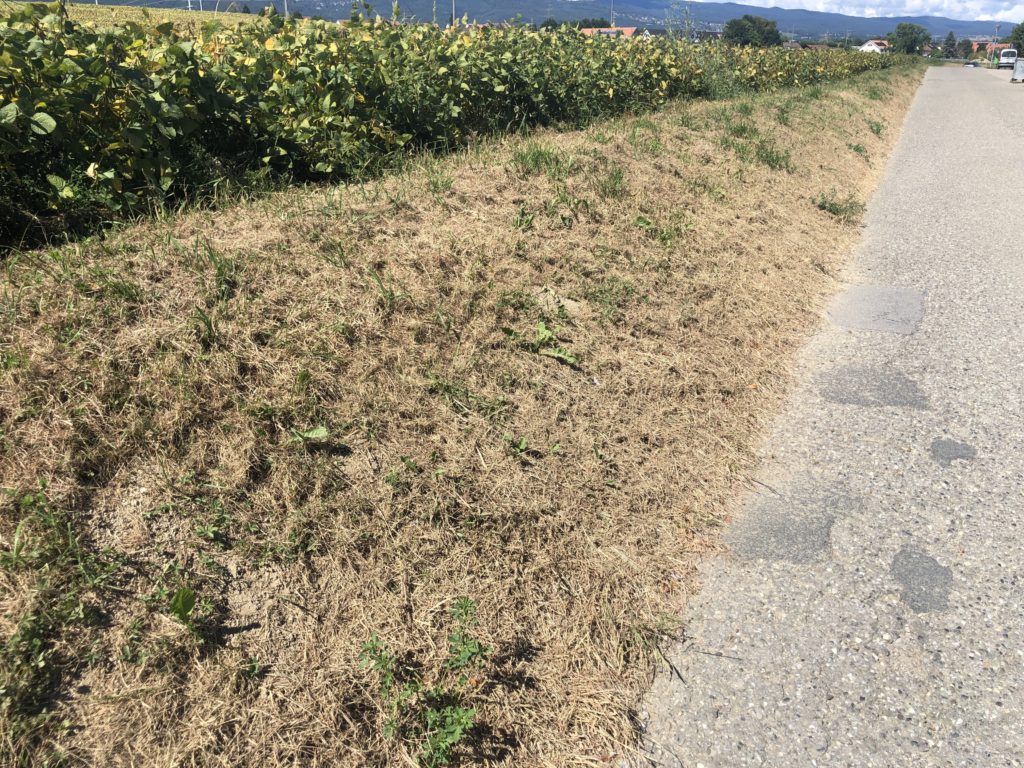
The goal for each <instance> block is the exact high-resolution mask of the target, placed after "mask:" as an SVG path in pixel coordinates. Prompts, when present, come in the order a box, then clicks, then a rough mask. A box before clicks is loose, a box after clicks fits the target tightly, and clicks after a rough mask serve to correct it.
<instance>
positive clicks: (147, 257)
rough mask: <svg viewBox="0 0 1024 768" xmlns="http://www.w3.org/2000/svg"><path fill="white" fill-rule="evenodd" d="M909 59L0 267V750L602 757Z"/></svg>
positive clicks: (912, 79) (88, 761)
mask: <svg viewBox="0 0 1024 768" xmlns="http://www.w3.org/2000/svg"><path fill="white" fill-rule="evenodd" d="M919 79H920V73H919V72H917V71H912V72H884V73H873V74H870V75H866V76H862V77H858V78H855V79H852V80H850V81H848V82H846V83H841V84H838V85H835V86H831V87H827V88H821V87H819V88H812V89H803V90H792V91H786V92H783V93H779V94H775V95H770V96H761V97H748V98H745V99H742V100H738V101H726V102H717V103H689V104H674V105H670V106H669V107H668V108H666V109H665V110H663V111H661V112H659V113H657V114H653V115H647V116H642V117H627V118H623V119H619V120H615V121H612V122H608V123H603V124H600V125H596V126H594V127H593V128H591V129H589V130H587V131H580V132H567V133H555V132H541V133H538V134H535V135H534V136H532V137H528V138H515V139H509V140H506V141H502V142H496V143H487V144H484V145H481V146H479V147H477V148H475V149H473V150H470V151H469V152H467V153H464V154H461V155H458V156H454V157H450V158H445V159H441V160H437V159H431V158H423V159H420V160H417V161H415V162H413V163H411V164H410V167H409V168H408V169H406V171H405V172H403V173H400V174H396V175H394V176H390V177H388V178H385V179H382V180H380V181H378V182H375V183H372V184H366V185H361V186H353V187H349V188H313V189H307V190H293V191H289V192H285V193H281V194H277V195H275V196H273V197H271V198H269V199H265V200H261V201H258V202H255V203H252V204H250V205H243V206H238V207H235V208H232V209H230V210H224V211H219V212H199V213H192V214H188V215H184V216H181V217H177V218H174V219H170V220H166V221H157V222H151V223H148V224H145V225H141V226H137V227H133V228H130V229H126V230H124V231H122V232H119V233H116V234H114V235H112V236H110V237H108V238H106V239H105V240H102V241H100V240H96V241H92V242H86V243H82V244H77V245H71V246H68V247H65V248H61V249H58V250H54V251H49V252H42V251H38V252H32V253H25V254H19V255H16V256H12V257H11V258H9V259H8V261H7V262H6V264H5V265H4V266H5V272H4V274H3V276H2V286H0V308H2V312H0V349H2V354H3V358H2V360H3V366H2V371H0V376H2V382H3V384H2V388H0V475H2V478H3V480H2V485H3V486H4V487H5V488H7V489H10V493H9V494H7V495H5V496H4V498H3V500H2V502H0V503H2V505H3V506H2V507H0V542H2V545H3V546H2V547H0V550H2V551H4V552H6V555H5V559H4V561H3V565H4V567H3V568H0V638H2V639H3V640H4V641H5V642H6V651H5V652H4V655H3V656H2V657H0V689H2V691H3V695H2V698H3V699H4V701H5V705H4V706H5V709H4V711H3V714H4V718H3V721H2V724H0V728H2V729H3V735H2V737H0V755H3V756H4V758H3V760H0V762H3V763H4V764H8V758H13V759H14V760H15V762H16V763H17V762H18V761H20V762H21V763H22V764H26V765H27V764H39V761H41V760H43V759H46V758H47V757H48V756H49V757H52V756H54V755H61V754H62V755H64V756H65V757H66V759H67V762H68V764H72V765H77V764H84V765H105V766H118V765H147V766H179V765H236V766H240V765H252V766H255V765H309V766H312V765H360V766H385V765H389V766H390V765H413V764H416V763H417V762H419V763H420V764H428V765H429V764H441V762H443V760H444V759H447V758H449V757H450V758H451V760H452V761H453V762H462V763H465V764H470V763H472V764H490V765H516V766H567V765H578V766H599V765H613V764H616V763H617V762H618V761H619V760H620V759H621V758H622V757H623V756H624V755H625V754H626V753H627V752H628V750H629V749H630V748H631V747H630V746H629V745H630V744H631V743H632V741H633V736H634V727H635V707H636V705H637V702H638V700H639V697H640V695H641V693H642V692H643V690H644V689H645V687H646V685H647V684H648V682H649V680H650V675H651V670H652V668H653V664H654V661H655V659H656V658H657V656H658V651H657V648H658V645H659V643H661V642H662V641H663V640H666V639H667V638H671V637H672V636H673V635H674V633H676V632H677V631H678V629H679V627H678V619H677V616H678V615H679V609H680V606H681V605H682V604H683V602H684V601H685V599H686V595H687V593H688V590H690V589H691V588H692V577H693V571H692V566H693V562H694V556H695V554H696V553H699V552H701V551H703V550H707V549H708V548H715V547H717V546H719V544H718V537H717V530H718V527H719V526H720V524H721V521H722V517H723V514H724V510H725V508H726V503H727V501H728V499H729V498H730V496H731V495H733V494H734V493H735V492H736V490H737V489H738V488H739V486H740V485H741V484H742V482H743V480H744V477H745V476H746V474H747V471H748V469H749V467H750V464H751V461H752V457H753V455H754V453H753V452H754V449H755V447H756V445H757V441H758V439H759V436H760V434H761V431H762V429H763V428H764V426H765V424H766V419H767V416H768V415H770V413H771V411H772V409H773V408H774V407H775V406H776V404H777V403H778V401H779V398H780V397H781V395H782V393H783V391H784V389H785V386H786V383H787V369H788V367H789V365H790V363H791V360H792V358H793V355H794V352H795V350H796V349H797V347H798V345H799V344H800V342H801V341H802V340H803V339H804V338H805V337H806V335H807V333H808V331H809V330H810V329H811V328H812V327H813V326H814V324H815V323H816V322H817V321H818V318H819V316H820V308H821V306H822V302H823V300H824V298H825V297H826V296H828V295H829V294H830V293H831V292H832V291H833V290H834V289H835V287H836V282H835V276H836V274H837V271H838V269H839V268H840V267H841V266H842V264H843V261H844V259H845V258H846V255H847V253H848V252H849V249H850V247H851V244H852V243H853V242H854V240H855V238H856V236H857V229H856V226H855V219H856V211H855V210H853V209H850V210H849V211H848V213H849V215H843V214H842V213H840V214H837V213H836V212H835V211H832V212H830V210H829V204H824V205H823V204H822V202H821V201H823V200H825V201H826V202H827V201H833V202H835V203H836V205H843V204H845V203H850V202H851V201H852V202H856V201H864V200H866V199H867V197H868V196H869V194H870V192H871V190H872V189H873V188H874V185H875V183H876V181H877V178H878V175H879V173H880V171H881V168H882V165H883V162H884V159H885V157H886V156H887V154H888V152H889V150H890V148H891V147H892V145H893V143H894V141H895V139H896V135H897V133H898V131H899V126H900V124H901V122H902V117H903V114H904V112H905V110H906V108H907V107H908V105H909V102H910V99H911V97H912V95H913V92H914V90H915V88H916V86H917V83H918V81H919ZM844 201H845V203H844ZM843 210H847V209H843ZM19 523H20V526H19ZM189 594H192V595H193V596H194V598H195V605H194V606H193V607H191V608H189V609H188V610H184V608H187V607H188V606H187V604H183V603H182V600H184V598H186V597H187V596H188V595H189ZM462 598H469V600H470V601H471V603H470V602H467V601H466V600H464V599H462ZM474 607H475V616H474V615H473V608H474ZM176 613H177V614H178V615H176ZM374 637H376V645H373V646H370V647H367V646H366V644H367V643H368V642H369V641H371V638H374ZM474 642H476V643H478V644H479V645H478V646H476V647H475V648H476V650H475V651H474V646H473V645H472V644H473V643H474ZM374 649H376V650H374ZM458 653H465V654H467V655H466V656H465V657H463V661H464V662H465V663H460V662H452V658H453V654H456V655H457V654H458ZM375 654H376V655H375ZM361 655H362V657H363V660H364V663H361ZM388 659H390V661H388ZM467 659H468V660H467ZM374 660H376V662H375V663H376V668H374ZM35 661H38V662H39V665H38V666H33V663H34V662H35ZM366 662H370V663H369V665H368V664H367V663H366ZM389 664H390V667H389ZM388 668H390V671H391V672H392V673H393V675H394V678H395V681H396V682H395V683H394V685H393V686H392V687H391V688H388V685H387V681H386V680H384V677H385V675H386V673H387V672H388ZM410 682H415V685H414V686H413V688H410V689H407V690H409V691H411V693H410V694H409V697H408V698H407V699H406V700H403V701H398V700H397V699H396V696H397V693H396V692H397V691H399V690H401V687H402V685H406V684H409V683H410ZM417 686H418V687H417ZM446 707H448V708H449V709H448V710H446V709H445V708H446ZM470 709H472V710H473V715H472V719H473V721H474V724H473V725H472V727H468V726H467V727H466V729H464V730H465V733H462V732H460V734H459V735H460V736H461V738H458V739H455V742H454V743H453V744H451V745H449V747H448V749H449V752H447V753H442V752H443V750H442V751H439V750H441V747H439V746H438V743H439V742H437V741H436V739H435V741H434V742H432V741H431V738H432V735H433V736H437V729H436V724H437V722H439V721H438V720H437V719H436V718H438V717H440V718H442V719H443V720H444V722H445V723H447V724H448V725H449V726H451V727H452V728H456V726H457V725H458V723H457V722H456V720H457V713H456V712H455V710H466V711H468V710H470ZM431 712H433V713H435V715H433V716H434V717H435V720H430V717H432V715H431V714H430V713H431ZM444 718H447V719H444ZM431 723H433V724H434V725H431ZM453 723H454V724H453ZM432 728H434V730H431V729H432ZM442 746H443V745H442ZM434 759H436V760H438V761H439V762H434V763H431V762H430V761H431V760H434Z"/></svg>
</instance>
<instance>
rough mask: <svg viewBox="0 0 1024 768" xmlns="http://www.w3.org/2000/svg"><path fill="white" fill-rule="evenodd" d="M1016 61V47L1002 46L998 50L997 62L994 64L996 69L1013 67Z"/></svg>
mask: <svg viewBox="0 0 1024 768" xmlns="http://www.w3.org/2000/svg"><path fill="white" fill-rule="evenodd" d="M1016 63H1017V49H1016V48H1004V49H1003V50H1001V51H1000V52H999V63H998V64H996V68H997V69H1003V68H1004V67H1006V68H1008V69H1013V65H1014V64H1016Z"/></svg>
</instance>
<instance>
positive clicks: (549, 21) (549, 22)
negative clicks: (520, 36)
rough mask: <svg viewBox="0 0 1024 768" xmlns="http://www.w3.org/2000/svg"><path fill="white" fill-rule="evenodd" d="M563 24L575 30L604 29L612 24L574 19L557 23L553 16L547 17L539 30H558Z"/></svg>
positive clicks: (606, 21) (596, 20) (605, 21)
mask: <svg viewBox="0 0 1024 768" xmlns="http://www.w3.org/2000/svg"><path fill="white" fill-rule="evenodd" d="M563 24H568V25H569V26H570V27H576V29H595V28H596V29H605V28H607V27H610V26H611V25H612V24H611V22H610V21H608V19H600V18H598V19H576V20H575V21H559V20H558V19H556V18H555V17H554V16H549V17H548V18H546V19H544V21H542V22H541V23H540V28H541V29H558V28H559V27H560V26H562V25H563Z"/></svg>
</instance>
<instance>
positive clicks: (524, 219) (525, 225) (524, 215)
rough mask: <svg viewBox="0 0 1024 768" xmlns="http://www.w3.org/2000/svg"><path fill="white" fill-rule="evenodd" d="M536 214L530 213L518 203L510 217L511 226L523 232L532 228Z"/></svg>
mask: <svg viewBox="0 0 1024 768" xmlns="http://www.w3.org/2000/svg"><path fill="white" fill-rule="evenodd" d="M536 215H537V214H535V213H531V212H530V211H528V210H526V207H525V206H522V205H520V206H519V209H518V210H517V211H516V213H515V216H513V217H512V226H513V227H515V228H516V229H521V230H522V231H523V232H527V231H528V230H531V229H533V219H534V218H535V217H536Z"/></svg>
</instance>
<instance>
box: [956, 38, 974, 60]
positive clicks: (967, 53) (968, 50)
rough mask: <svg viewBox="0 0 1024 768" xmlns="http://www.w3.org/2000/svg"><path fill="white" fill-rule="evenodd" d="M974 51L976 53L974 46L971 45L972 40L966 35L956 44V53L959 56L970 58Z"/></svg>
mask: <svg viewBox="0 0 1024 768" xmlns="http://www.w3.org/2000/svg"><path fill="white" fill-rule="evenodd" d="M972 53H974V46H973V45H971V41H970V40H968V39H967V38H966V37H965V38H963V39H961V40H960V42H958V43H957V44H956V55H957V57H958V58H961V59H969V58H971V54H972Z"/></svg>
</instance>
